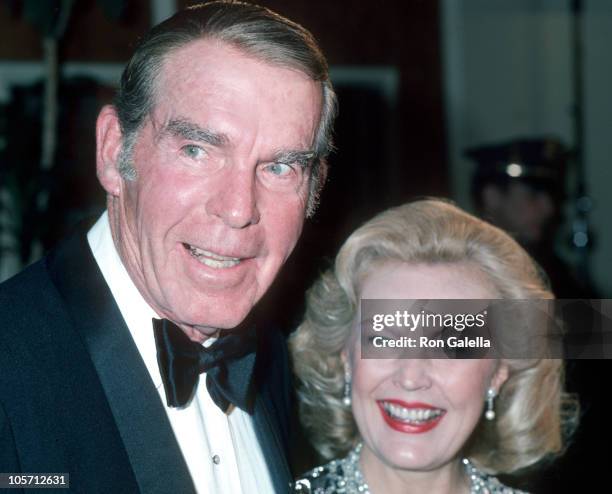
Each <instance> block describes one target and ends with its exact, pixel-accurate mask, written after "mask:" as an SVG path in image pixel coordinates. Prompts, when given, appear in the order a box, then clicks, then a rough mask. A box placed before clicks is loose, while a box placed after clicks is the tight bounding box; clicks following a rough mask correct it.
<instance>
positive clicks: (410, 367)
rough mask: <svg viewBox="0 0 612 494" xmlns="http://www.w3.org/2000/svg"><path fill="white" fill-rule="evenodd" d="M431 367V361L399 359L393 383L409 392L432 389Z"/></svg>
mask: <svg viewBox="0 0 612 494" xmlns="http://www.w3.org/2000/svg"><path fill="white" fill-rule="evenodd" d="M430 367H431V361H430V360H428V359H423V358H400V359H397V361H396V370H395V373H394V376H393V382H394V383H395V384H396V385H397V386H399V387H401V388H403V389H405V390H407V391H417V390H420V389H428V388H429V387H431V375H430Z"/></svg>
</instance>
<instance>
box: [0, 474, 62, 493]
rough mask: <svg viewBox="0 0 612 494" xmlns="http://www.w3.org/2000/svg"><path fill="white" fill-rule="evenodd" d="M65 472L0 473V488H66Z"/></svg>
mask: <svg viewBox="0 0 612 494" xmlns="http://www.w3.org/2000/svg"><path fill="white" fill-rule="evenodd" d="M69 487H70V476H69V475H68V474H67V473H0V489H11V488H20V489H27V488H30V489H44V488H53V489H62V488H64V489H68V488H69Z"/></svg>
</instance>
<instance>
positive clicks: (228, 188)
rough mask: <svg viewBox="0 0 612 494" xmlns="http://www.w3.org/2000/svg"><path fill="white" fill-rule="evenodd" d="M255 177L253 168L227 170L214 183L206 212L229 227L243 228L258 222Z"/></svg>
mask: <svg viewBox="0 0 612 494" xmlns="http://www.w3.org/2000/svg"><path fill="white" fill-rule="evenodd" d="M256 185H257V184H256V177H255V172H254V171H253V170H245V169H234V170H228V171H227V172H226V173H225V174H224V176H223V177H220V180H219V182H218V183H217V184H215V186H214V187H215V189H216V190H215V191H214V193H213V194H212V195H211V196H210V197H209V199H208V201H207V203H206V212H207V213H208V214H210V215H212V216H217V217H218V218H220V219H221V220H222V221H223V223H225V224H226V225H227V226H229V227H231V228H245V227H247V226H249V225H253V224H257V223H258V222H259V211H258V209H257V190H256Z"/></svg>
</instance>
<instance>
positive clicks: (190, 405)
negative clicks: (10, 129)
mask: <svg viewBox="0 0 612 494" xmlns="http://www.w3.org/2000/svg"><path fill="white" fill-rule="evenodd" d="M334 112H335V98H334V93H333V89H332V87H331V85H330V82H329V78H328V72H327V64H326V61H325V59H324V57H323V55H322V53H321V52H320V50H319V48H318V47H317V45H316V43H315V41H314V39H313V38H312V36H311V35H310V34H309V33H308V32H307V31H306V30H305V29H303V28H302V27H301V26H299V25H297V24H295V23H293V22H291V21H289V20H287V19H284V18H282V17H281V16H279V15H277V14H275V13H273V12H271V11H269V10H267V9H264V8H261V7H257V6H254V5H249V4H243V3H235V2H230V3H226V2H213V3H209V4H204V5H199V6H196V7H193V8H190V9H187V10H185V11H182V12H179V13H178V14H176V15H175V16H174V17H172V18H170V19H168V20H167V21H165V22H163V23H162V24H160V25H158V26H156V27H155V28H153V29H152V31H151V32H150V33H148V34H147V36H146V37H145V38H144V39H143V40H142V42H141V43H140V45H139V47H138V48H137V50H136V52H135V54H134V55H133V57H132V59H131V60H130V62H129V63H128V65H127V67H126V69H125V71H124V73H123V76H122V80H121V86H120V89H119V92H118V95H117V99H116V102H115V105H113V106H108V107H105V108H103V109H102V111H101V112H100V115H99V118H98V122H97V128H96V137H97V157H96V159H97V174H98V178H99V181H100V184H101V185H102V187H103V188H104V190H105V191H106V194H107V210H106V212H105V213H104V214H103V215H102V216H101V217H100V218H99V219H98V221H97V223H95V225H94V226H93V227H92V228H91V229H90V230H88V231H82V232H79V233H77V234H76V235H75V236H73V237H72V238H70V239H68V240H67V241H66V242H64V243H63V244H61V245H60V246H58V247H57V248H56V249H55V250H54V251H53V252H51V253H50V254H49V255H48V256H47V257H45V258H44V259H43V260H42V261H40V262H38V263H36V264H34V265H33V266H31V267H30V268H28V269H27V270H25V271H24V272H22V273H20V274H19V275H18V276H16V277H15V278H13V279H11V280H9V281H8V282H6V283H4V284H3V285H2V286H1V287H0V317H1V321H2V322H1V327H0V472H26V473H51V472H53V473H67V474H69V475H70V477H69V482H70V489H71V490H70V492H79V493H81V492H83V493H95V492H100V493H114V494H116V493H123V492H125V493H135V492H141V493H164V494H168V493H189V492H199V493H225V494H230V493H231V494H239V493H244V494H246V493H268V492H284V491H286V490H287V484H288V482H289V481H290V480H291V478H290V474H289V469H288V466H287V460H286V449H287V422H288V420H287V415H288V406H287V396H288V389H287V383H288V370H287V362H286V352H285V344H284V341H283V339H282V337H281V336H279V335H278V334H277V333H274V332H272V331H271V330H269V328H261V327H257V328H254V327H253V326H252V325H251V324H250V323H249V322H248V321H249V318H248V317H247V316H248V315H249V313H250V312H251V311H252V308H253V306H254V305H255V304H256V302H257V301H258V300H259V299H260V298H261V297H262V295H263V294H264V293H265V292H266V290H267V289H268V287H269V286H270V284H271V283H272V281H273V279H274V277H275V276H276V274H277V272H278V270H279V269H280V268H281V266H282V265H283V263H284V262H285V260H286V259H287V257H288V256H289V254H290V253H291V251H292V249H293V247H294V246H295V244H296V242H297V240H298V237H299V235H300V232H301V229H302V224H303V220H304V218H305V217H306V216H307V215H308V214H311V213H312V212H313V210H314V207H315V205H316V202H317V196H318V193H319V191H320V188H321V186H322V184H323V182H324V179H325V175H326V165H325V158H326V155H327V154H328V151H329V149H330V146H331V144H330V128H331V124H332V120H333V116H334ZM202 372H203V373H204V374H201V373H202ZM204 376H205V378H204Z"/></svg>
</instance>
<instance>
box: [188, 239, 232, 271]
mask: <svg viewBox="0 0 612 494" xmlns="http://www.w3.org/2000/svg"><path fill="white" fill-rule="evenodd" d="M183 247H185V249H187V250H188V251H189V253H190V254H191V255H192V256H193V257H194V258H196V259H197V260H198V261H199V262H200V263H202V264H204V265H206V266H208V267H210V268H214V269H223V268H232V267H234V266H237V265H238V264H239V263H240V262H241V261H242V259H241V258H239V257H229V256H223V255H220V254H216V253H214V252H211V251H208V250H204V249H200V248H198V247H195V246H193V245H190V244H186V243H183Z"/></svg>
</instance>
